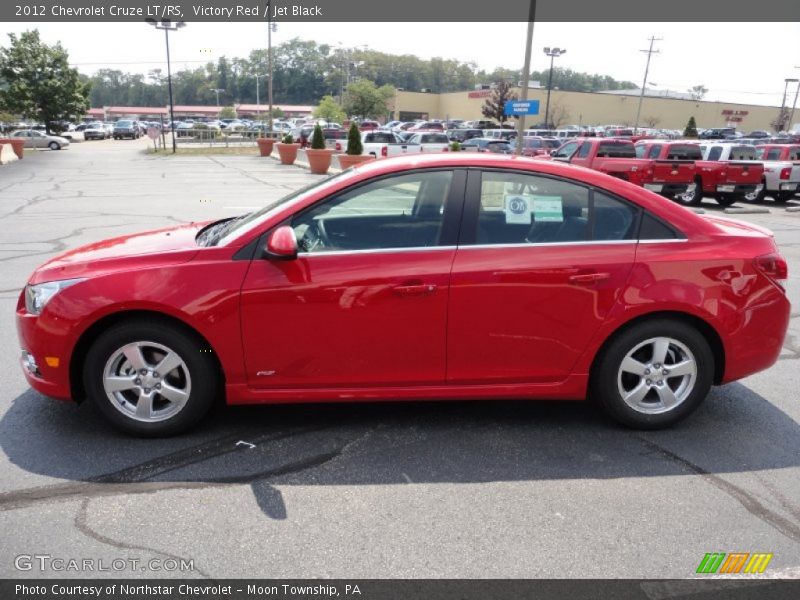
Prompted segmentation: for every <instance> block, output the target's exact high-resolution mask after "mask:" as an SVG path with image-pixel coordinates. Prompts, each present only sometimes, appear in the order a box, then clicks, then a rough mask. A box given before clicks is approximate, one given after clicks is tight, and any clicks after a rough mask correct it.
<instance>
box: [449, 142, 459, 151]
mask: <svg viewBox="0 0 800 600" xmlns="http://www.w3.org/2000/svg"><path fill="white" fill-rule="evenodd" d="M450 152H461V144H460V143H459V142H450Z"/></svg>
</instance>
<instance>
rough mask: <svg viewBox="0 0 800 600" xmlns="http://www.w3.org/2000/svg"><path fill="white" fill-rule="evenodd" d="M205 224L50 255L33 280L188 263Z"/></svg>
mask: <svg viewBox="0 0 800 600" xmlns="http://www.w3.org/2000/svg"><path fill="white" fill-rule="evenodd" d="M206 225H207V223H188V224H186V225H178V226H177V227H168V228H164V229H156V230H154V231H145V232H142V233H134V234H131V235H123V236H120V237H115V238H110V239H107V240H102V241H99V242H94V243H92V244H87V245H85V246H81V247H79V248H75V249H74V250H69V251H67V252H64V253H63V254H59V255H57V256H55V257H53V258H51V259H50V260H49V261H47V262H46V263H44V264H43V265H42V266H40V267H39V268H38V269H37V270H36V272H35V273H34V274H33V277H31V283H40V282H44V281H53V280H57V279H71V278H74V277H89V276H93V275H97V274H100V273H103V272H108V271H119V270H124V269H134V268H135V269H139V268H145V267H152V266H159V265H170V264H177V263H181V262H186V261H188V260H190V259H191V258H192V257H193V256H194V255H195V254H196V253H197V250H198V246H197V244H196V242H195V236H196V235H197V232H198V231H200V229H202V228H203V227H205V226H206Z"/></svg>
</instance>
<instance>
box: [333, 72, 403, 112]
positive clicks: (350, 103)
mask: <svg viewBox="0 0 800 600" xmlns="http://www.w3.org/2000/svg"><path fill="white" fill-rule="evenodd" d="M396 93H397V92H396V90H395V89H394V88H393V87H392V86H391V85H383V86H381V87H377V86H376V85H375V82H373V81H370V80H369V79H359V80H358V81H354V82H353V83H351V84H350V85H348V86H347V89H345V91H344V102H343V106H344V110H345V112H346V113H347V114H348V115H353V116H356V117H361V118H362V119H378V118H380V117H384V116H386V113H387V112H388V108H387V103H388V102H389V100H391V99H392V98H394V96H395V94H396Z"/></svg>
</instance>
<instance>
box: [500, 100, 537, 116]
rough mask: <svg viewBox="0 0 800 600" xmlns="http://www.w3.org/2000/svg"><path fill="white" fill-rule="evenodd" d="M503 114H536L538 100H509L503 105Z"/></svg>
mask: <svg viewBox="0 0 800 600" xmlns="http://www.w3.org/2000/svg"><path fill="white" fill-rule="evenodd" d="M503 114H505V115H507V116H511V115H538V114H539V101H538V100H509V101H508V102H506V104H505V106H504V107H503Z"/></svg>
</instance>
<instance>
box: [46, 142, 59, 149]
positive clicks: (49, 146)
mask: <svg viewBox="0 0 800 600" xmlns="http://www.w3.org/2000/svg"><path fill="white" fill-rule="evenodd" d="M47 146H48V148H50V150H61V145H60V144H59V143H58V142H50V143H49V144H48V145H47Z"/></svg>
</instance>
